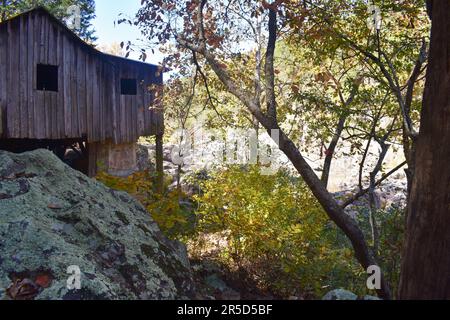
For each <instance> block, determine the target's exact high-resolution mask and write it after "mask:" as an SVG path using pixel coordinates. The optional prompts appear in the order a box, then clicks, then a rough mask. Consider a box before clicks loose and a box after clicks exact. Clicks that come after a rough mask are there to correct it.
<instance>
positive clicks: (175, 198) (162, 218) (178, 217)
mask: <svg viewBox="0 0 450 320" xmlns="http://www.w3.org/2000/svg"><path fill="white" fill-rule="evenodd" d="M96 179H97V180H98V181H100V182H102V183H104V184H105V185H106V186H108V187H110V188H112V189H115V190H119V191H124V192H127V193H129V194H130V195H132V196H133V197H135V198H136V199H137V200H139V201H140V202H141V204H142V205H143V206H144V207H145V208H146V209H147V211H148V212H149V213H150V215H151V216H152V218H153V219H154V220H155V221H156V223H157V224H158V225H159V227H160V228H161V230H162V231H163V232H164V233H165V234H166V235H167V236H169V237H171V238H173V239H181V238H182V237H183V236H185V235H187V234H188V233H189V232H190V231H191V230H192V227H191V225H192V212H191V210H190V208H189V207H187V206H185V205H183V202H182V201H180V200H182V199H183V198H184V197H185V196H184V195H183V194H180V193H179V192H178V191H166V192H165V193H164V194H162V195H161V194H158V193H157V192H156V191H155V187H154V186H155V177H154V176H153V175H152V174H150V173H149V172H148V171H144V172H137V173H134V174H133V175H131V176H129V177H126V178H121V177H115V176H111V175H109V174H107V173H105V172H100V173H99V174H98V175H97V176H96Z"/></svg>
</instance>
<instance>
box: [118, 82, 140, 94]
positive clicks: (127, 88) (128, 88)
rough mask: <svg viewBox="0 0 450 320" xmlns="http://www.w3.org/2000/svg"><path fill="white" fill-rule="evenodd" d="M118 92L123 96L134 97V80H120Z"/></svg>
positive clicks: (135, 83)
mask: <svg viewBox="0 0 450 320" xmlns="http://www.w3.org/2000/svg"><path fill="white" fill-rule="evenodd" d="M120 92H121V94H123V95H130V96H135V95H136V94H137V81H136V79H121V80H120Z"/></svg>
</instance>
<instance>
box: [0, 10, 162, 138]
mask: <svg viewBox="0 0 450 320" xmlns="http://www.w3.org/2000/svg"><path fill="white" fill-rule="evenodd" d="M37 64H48V65H57V66H58V92H51V91H39V90H36V78H37V77H36V69H37ZM121 78H135V79H137V83H138V93H137V95H135V96H128V95H121V90H120V80H121ZM155 83H156V84H162V75H161V74H160V73H159V72H158V68H157V67H156V66H153V65H149V64H145V63H140V62H135V61H131V60H126V59H123V58H115V57H112V56H109V55H104V54H102V53H100V52H98V51H96V50H95V49H93V48H92V47H90V46H89V45H87V44H85V43H83V42H82V41H81V40H80V39H78V38H77V37H76V36H75V35H74V34H73V33H72V32H71V31H70V30H68V29H67V28H65V27H64V26H62V24H61V23H59V22H58V21H56V19H55V18H53V17H52V16H51V15H49V14H48V13H47V12H46V11H45V10H34V11H30V12H28V13H25V14H23V15H21V16H19V17H16V18H14V19H11V20H9V21H6V22H5V23H3V24H0V108H1V109H2V111H1V112H0V115H3V118H4V119H3V122H2V123H3V124H4V126H3V128H2V129H3V130H2V131H3V135H2V138H18V139H25V138H26V139H66V138H79V137H86V138H87V139H88V141H89V142H103V141H106V140H112V141H113V142H114V143H125V142H133V141H136V140H137V138H138V137H139V136H148V135H155V134H161V133H162V132H163V126H164V125H163V112H162V110H161V109H157V110H154V109H153V107H152V93H151V92H149V91H148V90H147V88H148V87H149V86H151V85H152V84H155ZM1 120H2V119H0V122H1ZM0 134H1V133H0Z"/></svg>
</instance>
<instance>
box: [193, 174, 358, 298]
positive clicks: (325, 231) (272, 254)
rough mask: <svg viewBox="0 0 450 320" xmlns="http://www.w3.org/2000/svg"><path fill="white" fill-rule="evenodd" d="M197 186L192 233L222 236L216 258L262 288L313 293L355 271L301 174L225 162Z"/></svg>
mask: <svg viewBox="0 0 450 320" xmlns="http://www.w3.org/2000/svg"><path fill="white" fill-rule="evenodd" d="M201 188H202V191H203V194H202V195H200V196H197V197H196V200H197V201H198V203H199V211H198V212H197V216H198V229H197V230H198V232H199V233H200V234H205V233H207V234H208V233H217V232H222V233H223V234H226V238H227V239H226V240H227V243H228V245H227V246H225V247H223V248H221V249H220V250H221V252H220V260H221V261H222V262H223V263H225V264H226V265H228V266H229V267H230V268H236V269H238V270H240V271H242V270H244V272H245V274H247V275H248V276H250V277H251V278H252V280H254V281H257V282H258V284H259V285H260V286H261V287H262V288H264V289H267V290H270V291H272V292H274V293H275V294H277V295H280V296H289V295H293V294H300V293H305V292H306V293H310V294H314V295H315V296H316V297H317V296H321V295H322V294H324V293H325V292H326V291H327V290H329V287H331V286H335V285H339V284H341V285H342V286H345V287H348V282H349V281H352V279H353V280H354V279H355V273H353V270H359V269H358V268H357V266H358V265H357V264H356V263H355V262H354V260H353V257H352V251H351V250H350V249H349V247H348V246H347V245H342V246H336V245H335V240H336V233H337V232H338V231H337V229H336V228H335V227H334V226H333V225H332V224H330V223H329V222H328V218H327V217H326V215H325V213H324V212H323V210H322V208H321V207H320V205H319V204H318V202H317V200H316V199H315V198H314V197H313V195H312V194H311V192H310V191H309V189H308V188H307V186H306V185H305V183H304V182H303V181H302V180H301V179H294V178H292V177H291V176H289V175H288V174H287V173H286V172H279V173H278V174H276V175H274V176H264V175H261V174H260V170H259V168H258V167H256V166H250V167H246V168H241V167H238V166H232V167H229V168H228V169H227V170H224V171H220V172H216V173H214V174H213V175H212V177H211V179H209V180H207V181H203V182H201ZM360 280H361V279H360ZM361 283H365V280H361ZM350 289H351V288H350Z"/></svg>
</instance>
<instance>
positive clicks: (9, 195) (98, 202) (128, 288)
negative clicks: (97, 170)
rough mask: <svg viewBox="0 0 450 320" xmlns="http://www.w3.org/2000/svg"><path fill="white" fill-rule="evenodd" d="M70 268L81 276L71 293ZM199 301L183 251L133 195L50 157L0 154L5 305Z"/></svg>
mask: <svg viewBox="0 0 450 320" xmlns="http://www.w3.org/2000/svg"><path fill="white" fill-rule="evenodd" d="M70 266H77V267H79V269H80V271H81V290H76V289H75V290H73V289H68V287H67V282H68V278H69V277H70V276H71V275H72V274H68V273H67V272H68V270H67V269H68V267H70ZM72 280H73V279H72ZM69 282H70V281H69ZM193 295H194V284H193V280H192V273H191V270H190V266H189V261H188V259H187V255H186V251H185V248H184V246H182V245H180V244H179V243H176V242H173V241H170V240H168V239H167V238H165V237H164V235H163V234H162V233H161V231H160V230H159V228H158V226H157V225H156V224H155V222H153V220H152V219H151V217H150V215H149V213H148V212H146V210H145V209H144V208H143V207H142V206H141V205H140V204H139V203H138V202H137V201H136V200H134V199H133V198H132V197H130V196H129V195H128V194H126V193H123V192H117V191H113V190H111V189H109V188H107V187H105V186H104V185H103V184H101V183H99V182H96V181H95V180H93V179H89V178H87V177H86V176H84V175H83V174H81V173H79V172H77V171H75V170H73V169H71V168H70V167H68V166H66V165H65V164H63V163H62V162H61V161H60V160H59V159H58V158H57V157H56V156H54V155H53V154H52V153H51V152H49V151H46V150H36V151H33V152H28V153H24V154H20V155H18V154H12V153H8V152H4V151H0V299H12V298H14V299H180V298H181V299H184V298H191V297H193Z"/></svg>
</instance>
